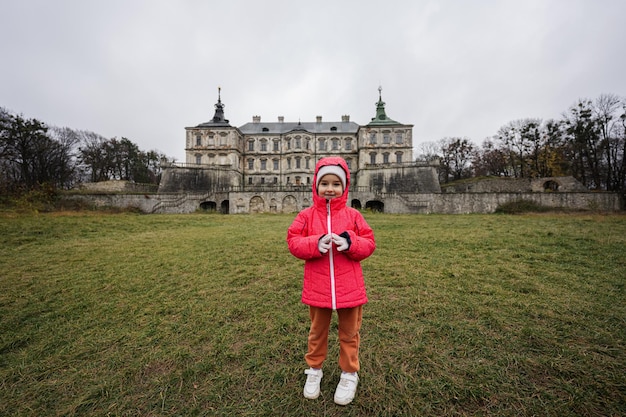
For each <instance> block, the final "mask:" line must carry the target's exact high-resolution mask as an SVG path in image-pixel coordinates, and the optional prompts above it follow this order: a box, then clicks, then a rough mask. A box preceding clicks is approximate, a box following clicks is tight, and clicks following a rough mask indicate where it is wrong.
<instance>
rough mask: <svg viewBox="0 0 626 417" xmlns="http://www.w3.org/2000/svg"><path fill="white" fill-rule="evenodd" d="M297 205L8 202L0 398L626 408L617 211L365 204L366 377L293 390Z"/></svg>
mask: <svg viewBox="0 0 626 417" xmlns="http://www.w3.org/2000/svg"><path fill="white" fill-rule="evenodd" d="M292 218H293V216H288V215H258V216H220V215H200V214H198V215H180V216H177V215H151V216H142V215H131V214H117V215H96V214H67V215H63V214H61V215H59V214H57V215H54V214H46V215H38V216H11V215H7V214H3V215H2V217H0V227H1V228H2V230H3V233H2V235H0V250H1V253H2V254H1V255H0V271H2V272H1V273H0V274H1V275H0V399H1V400H0V415H17V416H20V415H23V416H27V415H28V416H35V415H59V416H60V415H64V416H66V415H94V416H95V415H106V414H107V413H109V414H110V415H126V416H131V415H142V416H145V415H283V414H287V415H329V416H332V415H354V416H356V415H389V416H392V415H393V416H398V415H407V416H408V415H418V414H419V415H433V416H436V415H439V416H440V415H499V416H501V415H505V416H506V415H509V416H518V415H555V416H557V415H558V416H567V415H571V416H575V415H618V414H624V413H626V377H625V376H624V369H626V347H625V336H626V321H625V317H626V303H625V301H626V300H625V296H624V283H625V281H626V257H625V256H624V248H625V247H626V218H625V217H624V216H617V215H611V216H600V215H554V214H552V215H523V216H506V215H466V216H465V215H464V216H444V215H441V216H440V215H433V216H409V215H404V216H402V215H380V214H379V215H375V214H368V215H367V219H368V221H369V222H370V224H371V225H372V227H373V228H374V230H375V233H376V238H377V243H378V249H377V251H376V252H375V254H374V255H373V256H372V257H371V258H370V259H368V260H366V261H365V262H364V263H363V266H364V270H365V273H366V281H367V284H368V293H369V296H370V303H369V304H368V305H367V307H366V310H365V315H364V324H363V332H362V350H361V361H362V370H361V372H360V375H361V385H360V387H359V392H358V394H357V398H356V400H355V402H354V403H353V404H351V405H350V406H348V407H346V408H340V407H338V406H335V405H334V403H333V402H332V395H333V391H334V387H335V384H336V383H337V377H338V373H339V370H338V369H337V368H336V357H337V354H338V349H337V343H336V342H337V340H336V336H335V335H334V334H333V335H331V339H330V340H331V350H330V357H329V361H328V363H327V365H326V369H325V371H326V373H325V377H324V381H323V383H322V396H321V397H320V398H319V399H318V400H315V401H310V400H305V399H304V398H302V396H301V389H302V384H303V382H304V375H303V374H302V371H303V369H304V363H303V359H302V356H303V354H304V351H305V349H306V334H307V330H308V316H307V310H306V308H305V307H304V306H303V305H301V304H300V302H299V296H300V286H301V275H302V264H301V262H300V261H298V260H297V259H295V258H293V257H292V256H291V255H290V254H289V253H288V251H287V248H286V245H285V241H284V238H285V232H286V228H287V227H288V225H289V223H290V222H291V220H292Z"/></svg>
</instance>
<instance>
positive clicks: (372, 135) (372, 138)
mask: <svg viewBox="0 0 626 417" xmlns="http://www.w3.org/2000/svg"><path fill="white" fill-rule="evenodd" d="M370 145H376V132H372V133H370Z"/></svg>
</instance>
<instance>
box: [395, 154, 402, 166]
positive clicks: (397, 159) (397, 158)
mask: <svg viewBox="0 0 626 417" xmlns="http://www.w3.org/2000/svg"><path fill="white" fill-rule="evenodd" d="M396 162H397V163H399V164H401V163H402V152H396Z"/></svg>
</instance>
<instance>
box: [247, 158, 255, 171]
mask: <svg viewBox="0 0 626 417" xmlns="http://www.w3.org/2000/svg"><path fill="white" fill-rule="evenodd" d="M248 169H249V170H250V171H252V170H253V169H254V159H252V158H250V159H248Z"/></svg>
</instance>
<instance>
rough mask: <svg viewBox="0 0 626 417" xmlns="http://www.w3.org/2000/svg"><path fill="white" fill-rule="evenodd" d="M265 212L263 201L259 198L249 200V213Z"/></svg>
mask: <svg viewBox="0 0 626 417" xmlns="http://www.w3.org/2000/svg"><path fill="white" fill-rule="evenodd" d="M264 211H265V200H263V199H262V198H261V197H259V196H254V197H252V198H251V199H250V213H263V212H264Z"/></svg>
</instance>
